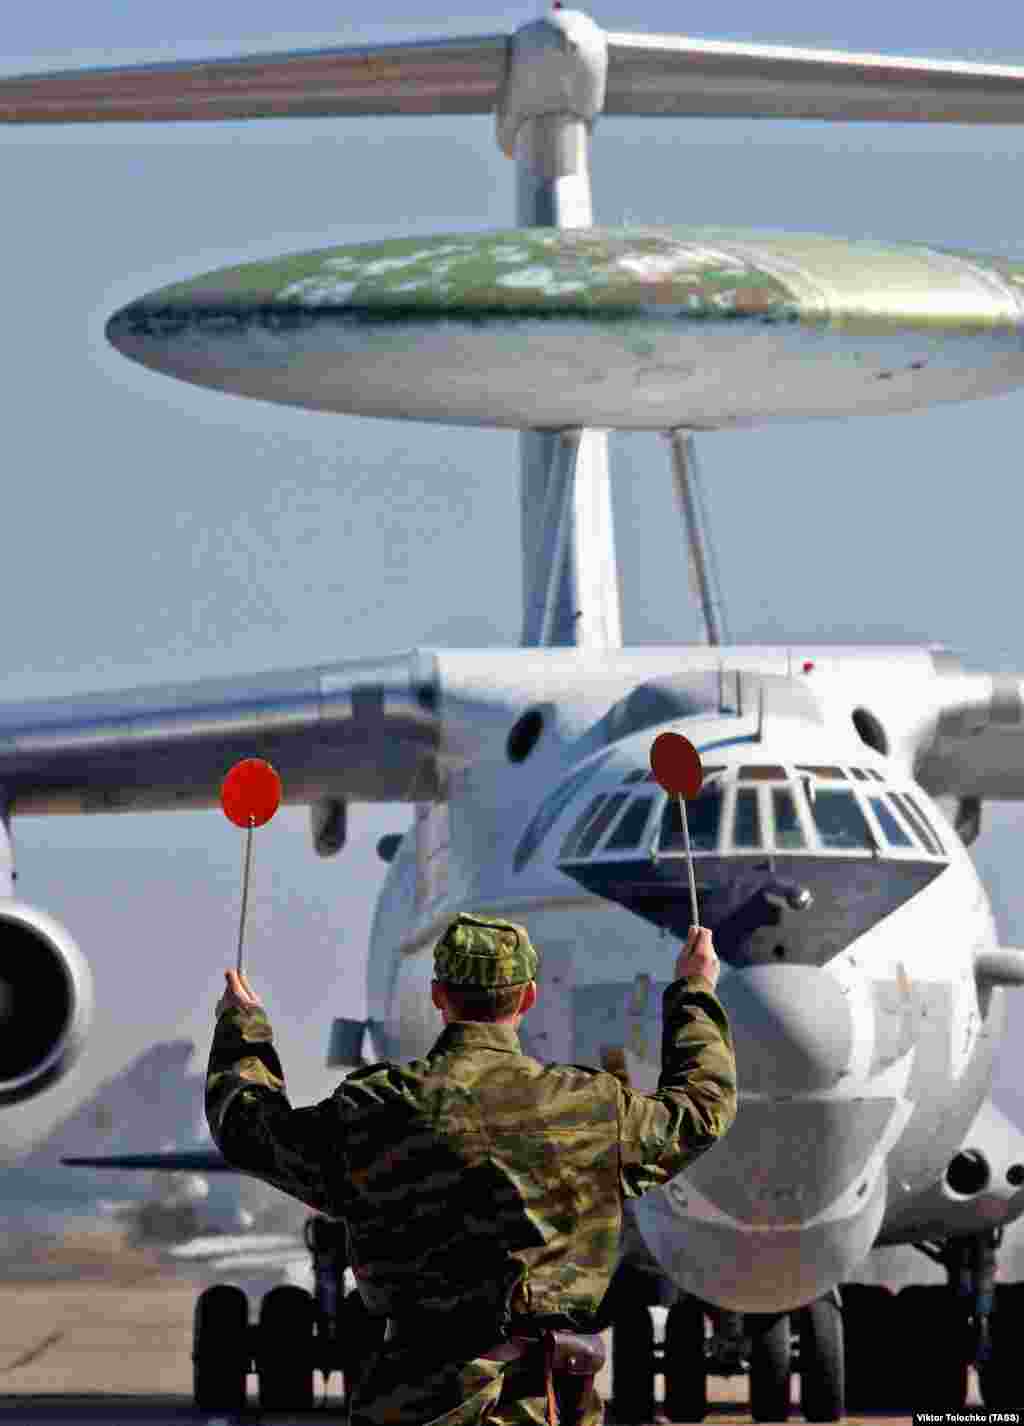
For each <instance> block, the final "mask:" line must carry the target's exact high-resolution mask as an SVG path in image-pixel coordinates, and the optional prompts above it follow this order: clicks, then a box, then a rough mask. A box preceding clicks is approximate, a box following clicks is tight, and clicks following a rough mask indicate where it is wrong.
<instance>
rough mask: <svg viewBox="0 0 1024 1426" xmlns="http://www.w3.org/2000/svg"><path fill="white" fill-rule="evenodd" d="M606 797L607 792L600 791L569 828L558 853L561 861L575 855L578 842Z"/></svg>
mask: <svg viewBox="0 0 1024 1426" xmlns="http://www.w3.org/2000/svg"><path fill="white" fill-rule="evenodd" d="M604 799H605V794H604V793H603V792H599V793H598V794H597V796H596V797H595V798H593V799H592V801H590V802H588V803H587V805H586V807H584V809H583V811H582V812H581V813H580V815H579V816H578V817H577V818H576V821H575V822H574V823H573V824H572V826H571V827H570V828H569V831H568V832H567V833H566V837H565V841H564V842H563V843H562V849H561V851H560V852H559V853H558V860H559V861H560V862H564V861H565V860H566V858H568V857H571V856H572V855H573V852H574V851H575V849H576V843H577V842H578V841H579V839H580V837H581V836H582V835H583V833H584V832H585V831H586V830H587V828H588V827H589V826H590V824H591V822H592V821H593V820H594V818H595V817H596V816H597V814H598V812H599V811H600V810H601V807H602V805H603V803H604Z"/></svg>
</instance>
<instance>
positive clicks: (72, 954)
mask: <svg viewBox="0 0 1024 1426" xmlns="http://www.w3.org/2000/svg"><path fill="white" fill-rule="evenodd" d="M91 1019H92V974H91V972H90V970H89V964H88V962H87V961H86V959H85V957H84V956H83V954H82V952H81V951H80V950H79V949H78V946H77V945H76V944H75V942H74V941H73V940H72V938H71V936H70V935H69V934H68V932H67V931H66V930H65V929H64V927H63V926H62V925H61V924H60V922H59V921H55V920H54V919H53V917H52V916H48V915H47V914H46V913H45V912H43V911H37V910H36V908H35V907H34V906H28V905H26V904H25V902H23V901H7V900H3V901H0V1105H5V1104H18V1103H20V1102H21V1101H22V1100H24V1099H31V1098H33V1097H34V1096H35V1095H37V1094H41V1093H42V1091H43V1090H44V1089H48V1088H49V1087H50V1085H52V1084H55V1083H56V1081H57V1080H58V1079H60V1078H61V1077H62V1076H63V1075H65V1074H66V1073H67V1072H68V1070H69V1069H70V1068H71V1066H72V1065H73V1064H74V1063H75V1061H76V1060H77V1058H78V1056H79V1054H80V1053H81V1050H82V1046H83V1044H84V1043H85V1037H86V1034H87V1032H88V1028H89V1022H90V1020H91Z"/></svg>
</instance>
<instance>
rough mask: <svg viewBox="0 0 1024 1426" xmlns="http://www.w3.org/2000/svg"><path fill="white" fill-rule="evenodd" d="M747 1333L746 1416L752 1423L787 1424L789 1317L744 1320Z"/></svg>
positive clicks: (763, 1317) (757, 1317)
mask: <svg viewBox="0 0 1024 1426" xmlns="http://www.w3.org/2000/svg"><path fill="white" fill-rule="evenodd" d="M747 1326H748V1329H749V1332H750V1414H751V1415H752V1416H753V1418H754V1420H755V1421H788V1420H789V1376H790V1370H791V1356H790V1348H789V1313H788V1312H782V1313H780V1314H779V1315H778V1316H777V1317H775V1316H765V1315H762V1314H761V1313H757V1314H751V1315H750V1316H749V1317H748V1318H747Z"/></svg>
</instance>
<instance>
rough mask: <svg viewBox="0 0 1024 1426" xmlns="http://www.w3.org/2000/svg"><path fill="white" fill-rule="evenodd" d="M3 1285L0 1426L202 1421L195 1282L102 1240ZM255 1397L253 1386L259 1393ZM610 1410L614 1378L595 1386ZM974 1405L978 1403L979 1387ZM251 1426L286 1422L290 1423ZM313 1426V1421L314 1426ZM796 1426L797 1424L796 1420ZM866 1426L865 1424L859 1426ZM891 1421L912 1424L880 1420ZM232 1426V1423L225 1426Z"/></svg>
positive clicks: (10, 1273) (84, 1241) (721, 1388)
mask: <svg viewBox="0 0 1024 1426" xmlns="http://www.w3.org/2000/svg"><path fill="white" fill-rule="evenodd" d="M3 1266H4V1268H5V1271H4V1274H3V1278H2V1279H0V1426H4V1424H5V1423H12V1424H13V1423H14V1422H18V1423H25V1426H65V1423H67V1426H70V1423H72V1422H75V1423H85V1422H89V1423H95V1426H99V1423H103V1426H122V1423H124V1426H135V1423H140V1426H141V1423H143V1422H145V1423H148V1426H163V1424H164V1423H169V1422H172V1421H173V1422H180V1421H202V1422H206V1423H210V1426H212V1423H213V1422H214V1420H215V1419H219V1420H220V1421H221V1422H224V1418H215V1417H213V1416H211V1415H210V1414H209V1413H199V1412H195V1411H194V1410H193V1409H191V1386H192V1382H191V1363H190V1360H189V1352H190V1348H191V1325H192V1306H193V1303H194V1301H195V1296H196V1291H197V1286H196V1284H195V1283H194V1282H192V1281H189V1280H187V1279H184V1278H178V1277H174V1276H170V1275H168V1274H167V1272H166V1270H165V1268H164V1267H163V1265H162V1264H161V1262H160V1259H159V1257H158V1256H157V1255H156V1254H155V1253H152V1252H149V1251H138V1250H131V1249H123V1248H121V1249H119V1250H118V1251H117V1252H112V1251H111V1244H110V1243H109V1242H108V1241H105V1240H104V1239H103V1238H101V1237H97V1236H96V1235H90V1234H87V1233H83V1234H80V1235H77V1237H76V1236H75V1235H70V1236H69V1237H68V1238H67V1239H65V1240H64V1241H63V1242H61V1243H51V1244H50V1245H49V1247H48V1249H46V1250H45V1251H36V1253H35V1254H34V1255H33V1256H32V1258H31V1260H30V1261H27V1262H26V1261H22V1263H21V1264H20V1265H19V1264H18V1263H16V1262H13V1261H9V1262H8V1263H7V1264H5V1265H3ZM254 1385H255V1383H254V1380H252V1381H251V1388H250V1390H251V1391H252V1387H253V1386H254ZM599 1385H600V1386H601V1387H602V1390H603V1394H604V1395H605V1397H606V1399H607V1397H608V1396H609V1395H610V1387H611V1381H610V1377H609V1375H608V1372H607V1369H606V1371H605V1373H604V1374H603V1380H601V1381H600V1382H599ZM331 1388H332V1389H329V1391H328V1394H327V1397H326V1399H325V1401H324V1408H323V1412H322V1414H321V1413H317V1414H316V1415H314V1417H313V1418H312V1419H313V1420H316V1419H317V1416H320V1418H321V1419H324V1420H327V1421H331V1420H338V1421H340V1420H342V1419H343V1415H342V1413H341V1411H340V1405H341V1402H340V1383H339V1381H338V1379H337V1378H333V1379H332V1382H331ZM710 1388H711V1399H712V1402H713V1403H714V1404H713V1406H712V1409H711V1411H710V1412H709V1420H710V1421H713V1422H716V1423H718V1422H720V1423H726V1422H746V1421H749V1420H750V1416H749V1413H748V1412H747V1411H746V1409H745V1401H746V1383H745V1382H744V1381H742V1380H741V1379H740V1378H732V1379H725V1378H717V1377H713V1378H712V1379H711V1382H710ZM971 1399H972V1404H976V1403H977V1402H978V1396H977V1388H976V1384H975V1383H973V1382H972V1390H971ZM251 1405H252V1407H253V1412H252V1416H251V1418H250V1417H249V1416H248V1413H247V1419H252V1420H254V1421H260V1420H264V1421H266V1422H268V1423H270V1422H274V1423H279V1422H285V1421H287V1420H288V1419H289V1418H288V1417H287V1415H279V1414H273V1415H267V1416H262V1415H261V1414H260V1413H259V1412H258V1411H257V1410H256V1409H255V1408H256V1403H255V1398H254V1396H253V1400H252V1402H251ZM306 1419H309V1418H306ZM793 1419H794V1420H797V1421H798V1420H801V1419H802V1418H801V1417H800V1415H799V1411H798V1409H795V1410H794V1414H793ZM849 1419H850V1420H851V1421H853V1420H863V1419H867V1418H863V1417H860V1416H858V1417H856V1418H854V1417H851V1418H849ZM870 1419H871V1421H872V1422H873V1423H875V1426H879V1423H881V1422H883V1421H906V1420H907V1418H906V1417H895V1416H888V1417H883V1416H874V1417H871V1418H870ZM225 1426H226V1423H225Z"/></svg>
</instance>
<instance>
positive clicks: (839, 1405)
mask: <svg viewBox="0 0 1024 1426" xmlns="http://www.w3.org/2000/svg"><path fill="white" fill-rule="evenodd" d="M797 1326H798V1329H799V1332H800V1410H801V1411H802V1412H803V1416H804V1420H805V1421H840V1420H841V1419H842V1416H843V1406H844V1402H843V1396H844V1386H845V1380H844V1371H843V1365H844V1364H843V1314H842V1311H841V1309H840V1306H839V1300H838V1297H837V1296H836V1294H835V1293H831V1292H830V1293H827V1294H826V1295H825V1296H824V1297H819V1298H818V1299H817V1300H816V1301H815V1302H811V1303H808V1305H807V1306H806V1307H804V1308H803V1309H802V1310H801V1311H800V1312H799V1313H798V1315H797Z"/></svg>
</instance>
